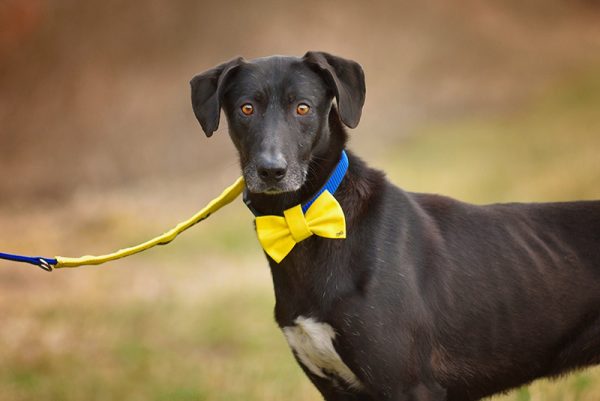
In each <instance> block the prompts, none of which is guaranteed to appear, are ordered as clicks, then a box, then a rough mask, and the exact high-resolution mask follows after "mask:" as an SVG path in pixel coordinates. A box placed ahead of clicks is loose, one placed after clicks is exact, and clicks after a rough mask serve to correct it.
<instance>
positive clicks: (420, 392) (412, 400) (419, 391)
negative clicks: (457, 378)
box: [390, 382, 447, 401]
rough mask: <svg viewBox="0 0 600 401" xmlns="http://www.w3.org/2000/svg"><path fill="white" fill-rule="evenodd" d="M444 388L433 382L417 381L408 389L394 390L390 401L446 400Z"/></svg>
mask: <svg viewBox="0 0 600 401" xmlns="http://www.w3.org/2000/svg"><path fill="white" fill-rule="evenodd" d="M446 400H447V397H446V390H444V389H443V388H442V387H441V386H440V385H438V384H437V383H435V382H432V383H418V384H417V385H414V386H412V387H411V388H409V389H406V388H402V389H398V390H397V391H396V394H394V397H393V398H392V399H391V400H390V401H446Z"/></svg>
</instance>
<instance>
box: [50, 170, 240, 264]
mask: <svg viewBox="0 0 600 401" xmlns="http://www.w3.org/2000/svg"><path fill="white" fill-rule="evenodd" d="M244 185H245V184H244V178H243V177H240V178H238V179H237V181H236V182H235V183H234V184H233V185H231V186H230V187H228V188H227V189H225V190H224V191H223V193H222V194H221V195H219V197H217V198H215V199H213V200H212V201H210V203H209V204H208V205H206V206H205V207H204V209H202V210H200V211H199V212H198V213H196V214H195V215H194V216H192V217H191V218H189V219H188V220H186V221H183V222H181V223H179V224H177V226H175V227H174V228H172V229H170V230H169V231H167V232H165V233H164V234H161V235H159V236H158V237H156V238H153V239H151V240H149V241H146V242H144V243H142V244H139V245H136V246H132V247H130V248H125V249H120V250H118V251H116V252H113V253H109V254H106V255H100V256H93V255H85V256H81V257H78V258H67V257H64V256H56V261H57V263H56V264H55V265H53V266H52V267H54V268H56V269H60V268H63V267H79V266H88V265H99V264H102V263H106V262H110V261H111V260H116V259H121V258H124V257H126V256H130V255H134V254H136V253H140V252H143V251H146V250H148V249H150V248H153V247H155V246H157V245H165V244H168V243H169V242H171V241H173V240H174V239H175V238H176V237H177V236H178V235H179V234H181V233H182V232H184V231H185V230H187V229H188V228H190V227H192V226H194V225H196V224H197V223H199V222H201V221H202V220H204V219H206V218H207V217H208V216H210V215H211V214H213V213H215V212H216V211H217V210H219V209H221V208H222V207H223V206H225V205H228V204H229V203H231V202H232V201H233V200H235V199H236V198H237V197H238V196H239V195H240V194H241V193H242V192H243V190H244Z"/></svg>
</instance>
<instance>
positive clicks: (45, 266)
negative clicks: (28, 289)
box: [38, 259, 52, 272]
mask: <svg viewBox="0 0 600 401" xmlns="http://www.w3.org/2000/svg"><path fill="white" fill-rule="evenodd" d="M38 267H39V268H40V269H42V270H45V271H47V272H51V271H52V265H51V264H50V263H48V262H47V261H46V260H44V259H39V264H38Z"/></svg>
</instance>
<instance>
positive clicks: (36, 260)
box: [0, 252, 58, 272]
mask: <svg viewBox="0 0 600 401" xmlns="http://www.w3.org/2000/svg"><path fill="white" fill-rule="evenodd" d="M0 259H4V260H10V261H12V262H22V263H29V264H31V265H35V266H38V267H40V268H41V269H44V270H46V271H48V272H51V271H52V266H54V265H56V264H57V263H58V261H57V260H56V259H54V258H43V257H41V256H22V255H14V254H12V253H2V252H0Z"/></svg>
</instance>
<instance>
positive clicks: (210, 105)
mask: <svg viewBox="0 0 600 401" xmlns="http://www.w3.org/2000/svg"><path fill="white" fill-rule="evenodd" d="M190 84H191V87H192V106H193V109H194V113H195V115H196V117H197V118H198V121H199V122H200V125H201V126H202V129H203V130H204V132H205V133H206V135H207V136H211V135H212V133H213V132H214V131H215V130H216V129H217V128H218V126H219V116H220V111H221V108H223V110H224V111H225V115H226V117H227V121H228V123H229V135H230V136H231V139H232V141H233V143H234V144H235V146H236V148H237V150H238V152H239V155H240V162H241V167H242V171H243V174H244V178H245V180H246V186H247V188H248V190H249V191H250V192H253V193H265V194H277V193H283V192H290V191H296V190H298V189H299V188H300V187H301V186H302V185H303V184H304V181H305V179H306V175H307V172H308V168H309V167H308V166H309V163H310V161H311V158H312V157H316V156H315V155H316V154H317V153H318V152H319V150H321V151H322V150H323V148H324V147H327V146H328V143H329V128H328V117H329V113H330V111H331V107H332V101H333V98H335V99H336V101H337V107H338V112H339V116H340V120H341V121H342V122H343V123H344V124H345V125H346V126H348V127H350V128H354V127H356V126H357V125H358V122H359V120H360V115H361V111H362V106H363V104H364V100H365V80H364V74H363V71H362V68H361V67H360V65H359V64H357V63H356V62H354V61H351V60H346V59H343V58H340V57H336V56H332V55H330V54H327V53H322V52H308V53H306V55H304V57H302V58H298V57H280V56H274V57H267V58H260V59H255V60H251V61H246V60H244V59H242V58H236V59H233V60H231V61H229V62H227V63H224V64H221V65H219V66H217V67H215V68H213V69H211V70H208V71H206V72H203V73H202V74H199V75H197V76H195V77H194V78H193V79H192V80H191V82H190Z"/></svg>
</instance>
